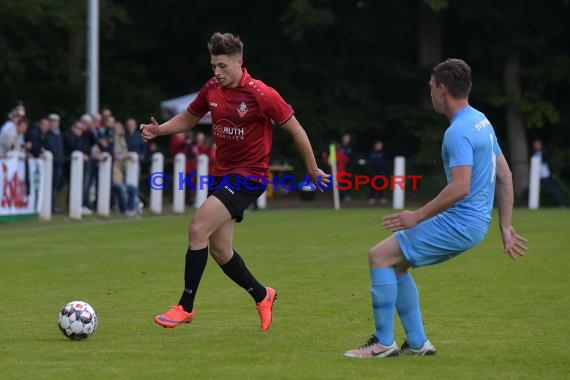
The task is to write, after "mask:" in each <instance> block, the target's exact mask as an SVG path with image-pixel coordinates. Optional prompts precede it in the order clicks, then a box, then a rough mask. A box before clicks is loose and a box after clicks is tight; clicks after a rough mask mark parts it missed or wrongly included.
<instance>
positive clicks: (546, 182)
mask: <svg viewBox="0 0 570 380" xmlns="http://www.w3.org/2000/svg"><path fill="white" fill-rule="evenodd" d="M532 148H533V154H532V156H533V157H540V158H541V165H540V186H541V187H542V188H543V189H544V190H546V193H547V194H548V196H549V197H550V199H552V200H553V201H554V203H555V204H556V205H557V206H558V207H564V200H563V199H562V197H561V196H560V193H559V192H558V190H557V188H556V183H554V179H553V177H552V172H551V170H550V157H549V155H548V153H547V152H546V151H545V150H544V147H543V145H542V141H541V140H540V139H536V140H534V141H533V142H532Z"/></svg>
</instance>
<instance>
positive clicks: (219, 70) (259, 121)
mask: <svg viewBox="0 0 570 380" xmlns="http://www.w3.org/2000/svg"><path fill="white" fill-rule="evenodd" d="M208 50H209V52H210V58H211V64H212V70H213V71H214V77H212V79H210V80H209V81H208V82H207V83H206V84H205V85H204V86H203V87H202V89H201V90H200V92H199V93H198V96H197V97H196V99H195V100H194V101H193V102H192V103H191V104H190V105H189V106H188V109H187V111H186V112H182V113H181V114H179V115H176V116H174V117H173V118H172V119H170V120H169V121H167V122H165V123H163V124H161V125H159V124H158V123H157V122H156V120H155V119H154V118H151V123H150V124H142V125H141V126H140V128H141V131H142V135H143V137H144V139H145V140H147V141H148V140H150V139H153V138H155V137H156V136H162V135H172V134H175V133H179V132H183V131H187V130H190V129H192V128H193V127H195V126H196V124H198V121H199V120H200V119H201V118H202V116H204V115H205V114H206V113H207V112H208V111H210V112H211V113H212V135H213V137H214V140H215V143H216V145H217V152H216V159H217V160H216V163H215V165H214V168H213V170H212V172H211V173H210V174H211V175H212V176H214V181H213V183H210V184H209V185H210V186H209V190H208V198H207V199H206V201H205V202H204V203H203V204H202V206H201V207H200V208H199V209H198V210H197V211H196V213H195V214H194V216H193V218H192V221H191V222H190V226H189V229H188V230H189V231H188V235H189V237H188V251H187V252H186V265H185V271H184V291H183V292H182V296H181V298H180V301H179V302H178V305H176V306H174V307H172V309H170V310H169V311H168V312H166V313H164V314H161V315H158V316H157V317H156V318H155V319H154V320H155V322H156V323H158V324H159V325H161V326H164V327H176V326H178V325H179V324H182V323H190V322H191V321H192V320H193V319H194V317H195V310H194V297H195V296H196V291H197V289H198V285H199V283H200V279H201V277H202V273H203V272H204V269H205V267H206V261H207V258H208V251H209V253H210V255H212V257H213V258H214V260H215V261H216V262H217V263H218V265H219V266H220V267H221V268H222V270H223V271H224V273H225V274H226V275H227V276H228V277H229V278H231V279H232V280H233V281H234V282H235V283H236V284H238V285H239V286H241V287H242V288H244V289H245V290H246V291H247V292H248V293H249V294H250V295H251V297H252V298H253V299H254V301H255V303H256V307H257V311H258V313H259V317H260V319H261V331H267V330H268V329H269V327H270V326H271V320H272V319H271V314H272V308H273V303H274V302H275V299H276V293H275V290H274V289H272V288H270V287H265V286H263V285H261V284H260V283H259V282H258V281H257V280H256V279H255V277H254V276H253V274H252V273H251V272H250V271H249V269H248V268H247V266H246V265H245V263H244V261H243V259H242V258H241V256H240V255H239V254H238V253H237V252H236V251H235V250H234V249H233V246H232V241H233V234H234V225H235V223H236V222H238V223H239V222H241V220H242V219H243V212H244V210H245V209H247V207H249V205H250V204H252V203H253V202H255V201H256V199H257V198H258V197H259V196H260V195H261V194H263V192H264V191H265V184H264V181H263V178H264V177H265V176H267V174H268V172H269V154H270V151H271V143H272V136H273V128H274V127H273V126H272V122H273V123H275V124H277V125H278V126H279V127H280V129H283V130H285V131H287V132H289V133H290V134H291V136H292V137H293V141H294V142H295V146H296V148H297V150H298V151H299V153H300V155H301V157H302V159H303V161H304V163H305V165H306V168H307V172H308V175H309V176H310V178H311V180H312V182H313V183H314V184H315V185H317V186H320V188H321V189H322V188H326V187H327V186H328V184H329V181H330V178H329V176H328V175H327V174H325V173H324V172H323V171H322V170H321V169H319V168H318V166H317V163H316V161H315V157H314V155H313V150H312V148H311V144H310V142H309V139H308V137H307V134H306V133H305V130H304V129H303V128H302V127H301V125H300V124H299V122H298V121H297V119H296V118H295V116H294V112H293V110H292V109H291V107H290V106H289V105H288V104H287V103H286V102H285V101H284V100H283V99H282V98H281V96H280V95H279V94H278V93H277V91H275V90H274V89H273V88H271V87H269V86H267V85H266V84H265V83H263V82H261V81H259V80H256V79H254V78H252V77H251V76H250V75H249V73H248V72H247V70H246V69H245V68H242V64H243V43H242V42H241V40H240V39H239V37H236V36H234V35H232V34H230V33H223V34H222V33H215V34H213V35H212V37H211V38H210V41H209V42H208Z"/></svg>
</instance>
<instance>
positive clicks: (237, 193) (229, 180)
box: [208, 174, 266, 223]
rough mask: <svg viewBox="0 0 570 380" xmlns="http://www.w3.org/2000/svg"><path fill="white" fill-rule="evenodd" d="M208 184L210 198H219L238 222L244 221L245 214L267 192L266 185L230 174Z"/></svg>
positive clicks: (215, 178) (214, 178)
mask: <svg viewBox="0 0 570 380" xmlns="http://www.w3.org/2000/svg"><path fill="white" fill-rule="evenodd" d="M212 178H213V181H211V182H210V183H208V196H210V195H213V196H214V197H216V198H218V199H219V200H220V201H221V202H222V203H223V205H224V206H225V207H226V209H227V210H228V211H229V212H230V215H231V216H232V219H235V220H236V222H238V223H239V222H241V221H242V220H243V212H244V210H245V209H247V208H248V207H249V206H250V205H251V204H252V203H253V202H255V201H256V200H257V198H259V197H260V196H261V194H263V193H264V192H265V188H266V185H265V184H262V183H258V182H256V181H253V180H251V179H248V178H247V177H243V176H240V175H236V174H228V175H225V176H221V177H212Z"/></svg>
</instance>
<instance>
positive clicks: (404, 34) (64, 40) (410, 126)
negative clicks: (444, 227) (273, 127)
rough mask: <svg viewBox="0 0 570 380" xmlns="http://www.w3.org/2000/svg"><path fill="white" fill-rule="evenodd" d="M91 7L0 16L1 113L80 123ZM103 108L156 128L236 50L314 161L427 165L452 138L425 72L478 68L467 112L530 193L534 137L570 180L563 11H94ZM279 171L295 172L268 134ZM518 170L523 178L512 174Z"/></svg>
mask: <svg viewBox="0 0 570 380" xmlns="http://www.w3.org/2000/svg"><path fill="white" fill-rule="evenodd" d="M86 8H87V0H81V1H79V0H78V1H65V0H19V1H17V2H15V1H14V2H12V1H3V2H0V19H1V20H2V21H1V22H0V53H1V58H0V88H1V89H2V91H0V109H1V110H3V112H6V113H8V111H9V110H10V109H11V108H12V107H13V106H14V105H15V103H16V101H17V100H23V101H24V102H25V103H26V106H27V109H28V113H29V115H30V117H31V119H32V120H35V119H37V118H39V117H41V116H43V115H46V114H47V113H49V112H58V113H60V114H61V115H62V116H63V118H64V121H65V122H66V123H67V124H70V123H71V122H72V121H73V120H74V119H75V118H77V117H79V116H80V115H81V114H82V113H83V112H84V109H85V40H86V25H85V24H86V21H85V20H86ZM100 10H101V12H100V13H101V19H100V58H101V59H100V76H101V77H100V78H101V82H100V93H101V99H100V103H101V106H102V107H109V108H111V109H112V110H113V112H114V114H115V115H117V116H118V117H119V119H123V118H125V117H127V116H134V117H136V118H137V119H138V120H141V121H142V120H147V119H148V118H149V116H151V115H159V114H160V112H159V102H160V101H161V100H164V99H167V98H171V97H176V96H180V95H184V94H186V93H189V92H193V91H197V90H198V89H199V88H200V87H201V85H202V84H203V83H205V82H206V81H207V79H208V78H209V77H210V76H211V70H210V65H209V56H208V53H207V49H206V42H207V40H208V38H209V37H210V35H211V34H212V33H213V32H216V31H224V32H226V31H227V32H232V33H235V34H238V35H240V37H241V38H242V40H243V41H244V43H245V57H244V60H245V66H246V67H247V68H248V70H249V71H250V72H251V73H252V75H253V76H254V77H256V78H258V79H261V80H263V81H264V82H266V83H268V84H270V85H271V86H273V87H275V88H276V89H278V91H279V92H280V93H281V94H282V96H283V97H284V98H285V99H286V100H287V101H288V102H289V103H290V104H292V106H293V107H294V109H295V111H296V113H297V117H298V119H299V120H300V121H301V122H302V124H303V126H304V127H305V128H306V129H307V131H308V133H309V136H310V138H311V140H312V141H313V145H314V146H315V148H316V150H322V149H325V148H326V146H327V145H328V143H330V142H331V141H332V140H338V139H339V138H340V135H341V134H342V133H343V132H350V133H351V134H352V135H353V140H354V144H355V147H356V150H357V151H359V152H361V153H362V154H364V155H365V154H366V152H367V151H368V150H369V149H370V146H371V143H372V141H373V140H374V139H376V138H381V139H383V140H384V141H385V142H386V146H387V152H388V153H389V154H390V155H405V156H407V157H409V158H411V159H412V160H417V161H418V162H419V161H423V162H429V163H432V164H433V165H431V164H430V165H431V166H434V167H437V170H438V171H439V170H440V167H441V164H440V163H439V160H440V158H439V144H440V142H441V140H440V139H441V134H442V132H443V130H444V129H445V127H446V125H447V120H445V118H444V117H442V116H440V115H437V114H435V113H434V112H433V111H432V110H431V107H430V104H429V94H428V90H427V83H428V81H429V73H430V70H431V68H432V66H433V64H435V63H437V62H438V61H439V60H441V59H444V58H447V57H460V58H463V59H465V60H466V61H467V62H468V63H469V64H470V65H471V67H472V70H473V79H474V86H473V91H472V94H471V98H470V101H471V104H472V105H473V106H475V107H476V108H479V109H480V110H482V111H483V112H485V113H486V114H487V115H488V117H489V118H490V119H491V121H492V123H493V124H494V126H495V129H496V130H497V133H498V135H499V138H500V139H502V145H503V150H504V151H505V152H506V153H507V157H510V159H511V165H514V166H515V170H514V171H515V175H516V176H517V177H518V179H519V181H518V183H517V193H518V194H519V195H520V194H521V193H522V192H523V191H524V189H525V185H526V183H525V178H523V177H524V176H525V174H524V173H525V170H528V162H527V159H528V154H529V152H528V148H529V141H530V139H531V138H533V137H536V136H538V137H541V138H542V139H543V140H544V141H545V142H546V144H547V146H548V148H549V149H550V151H551V153H553V157H554V164H555V166H556V165H558V167H559V168H560V171H561V174H562V175H564V176H566V177H570V165H568V164H567V162H568V161H569V160H570V150H569V149H568V148H567V142H568V141H570V125H569V124H570V121H569V120H570V115H569V109H570V104H569V102H570V96H569V91H568V88H569V85H570V57H569V54H568V53H569V51H568V50H569V48H568V47H569V46H570V30H569V29H570V28H569V24H570V23H569V22H568V20H570V4H569V1H568V0H544V1H542V2H540V3H538V2H536V1H529V0H522V1H515V0H505V1H501V2H496V1H492V0H480V1H477V2H473V1H468V0H386V1H365V0H359V1H357V0H338V1H333V0H329V1H327V0H290V1H285V0H272V1H266V0H265V1H264V0H249V1H245V0H236V1H231V2H228V1H221V0H208V1H188V0H186V1H185V0H162V1H160V2H157V1H149V0H138V1H135V0H121V1H119V0H100ZM275 138H276V141H275V143H274V156H275V157H278V158H284V157H294V156H296V154H295V152H294V148H293V146H292V144H291V141H290V138H289V136H286V135H284V134H280V133H277V134H276V136H275ZM517 165H519V167H517Z"/></svg>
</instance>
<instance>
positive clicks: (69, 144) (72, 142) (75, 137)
mask: <svg viewBox="0 0 570 380" xmlns="http://www.w3.org/2000/svg"><path fill="white" fill-rule="evenodd" d="M87 116H89V115H87ZM89 117H90V116H89ZM40 125H41V124H40ZM87 128H88V126H87V125H86V124H85V122H84V121H81V120H78V121H76V122H75V123H73V125H72V126H71V128H70V129H69V130H68V131H66V132H65V133H64V134H63V149H64V154H65V160H64V162H63V176H64V178H65V181H66V182H67V183H71V181H70V175H71V154H72V153H73V152H75V151H80V152H82V153H83V163H84V168H85V172H84V174H83V180H84V183H85V179H86V178H87V176H88V174H89V173H88V169H89V154H90V151H91V147H90V146H89V145H87V144H86V141H87V139H86V138H85V137H84V135H89V134H90V132H89V131H87ZM84 131H87V132H84ZM83 202H84V205H85V199H84V200H83Z"/></svg>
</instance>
